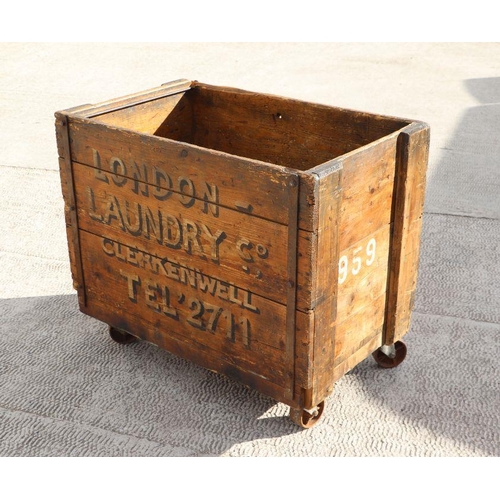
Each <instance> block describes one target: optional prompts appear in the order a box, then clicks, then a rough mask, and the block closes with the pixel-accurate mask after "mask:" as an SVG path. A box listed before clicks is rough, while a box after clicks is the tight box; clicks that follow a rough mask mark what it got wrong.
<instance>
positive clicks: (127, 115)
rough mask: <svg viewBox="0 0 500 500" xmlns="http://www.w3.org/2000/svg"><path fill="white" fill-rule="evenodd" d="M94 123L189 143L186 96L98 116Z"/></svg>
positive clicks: (190, 126)
mask: <svg viewBox="0 0 500 500" xmlns="http://www.w3.org/2000/svg"><path fill="white" fill-rule="evenodd" d="M95 120H96V121H98V122H99V123H106V124H107V125H112V126H116V127H122V128H128V129H133V130H135V131H137V132H140V133H142V134H151V135H158V136H162V137H168V138H169V139H173V140H175V141H181V142H192V137H193V131H192V129H193V110H192V105H191V101H190V99H188V97H187V94H186V93H185V92H182V93H177V94H174V95H170V96H167V97H163V98H161V99H155V100H153V101H147V102H144V103H142V104H138V105H136V106H131V107H126V108H123V109H120V110H118V111H115V112H113V113H106V114H103V115H99V116H97V117H96V118H95Z"/></svg>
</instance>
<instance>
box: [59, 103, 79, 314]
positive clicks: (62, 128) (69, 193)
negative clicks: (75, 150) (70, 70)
mask: <svg viewBox="0 0 500 500" xmlns="http://www.w3.org/2000/svg"><path fill="white" fill-rule="evenodd" d="M56 137H57V143H58V149H59V151H60V152H61V156H62V157H61V158H60V160H59V171H60V176H61V186H62V193H63V197H64V204H65V209H64V211H65V219H66V234H67V237H68V250H69V257H70V261H71V273H72V278H73V287H74V288H75V290H76V291H77V294H78V302H79V305H80V307H83V306H84V305H85V300H86V297H85V283H84V276H83V270H82V255H81V249H80V240H79V233H78V222H79V221H78V214H77V208H78V207H77V205H76V194H75V181H74V178H73V168H72V162H71V146H70V137H69V123H68V116H67V115H65V114H64V113H56Z"/></svg>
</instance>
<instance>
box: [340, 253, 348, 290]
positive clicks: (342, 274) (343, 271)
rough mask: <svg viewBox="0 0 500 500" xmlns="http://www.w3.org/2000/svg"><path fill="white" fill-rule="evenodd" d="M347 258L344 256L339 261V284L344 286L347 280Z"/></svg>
mask: <svg viewBox="0 0 500 500" xmlns="http://www.w3.org/2000/svg"><path fill="white" fill-rule="evenodd" d="M347 264H348V262H347V256H346V255H342V257H340V260H339V283H340V284H342V283H344V281H345V280H346V279H347Z"/></svg>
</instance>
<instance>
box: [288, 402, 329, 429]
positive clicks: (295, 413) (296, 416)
mask: <svg viewBox="0 0 500 500" xmlns="http://www.w3.org/2000/svg"><path fill="white" fill-rule="evenodd" d="M324 409H325V402H324V401H322V402H321V403H320V404H319V405H318V406H316V407H315V408H312V409H310V410H306V409H305V408H304V409H300V410H297V409H296V408H290V418H291V420H292V422H293V423H294V424H297V425H298V426H300V427H303V428H304V429H310V428H311V427H313V426H315V425H316V424H317V423H318V421H319V419H320V418H321V415H323V410H324Z"/></svg>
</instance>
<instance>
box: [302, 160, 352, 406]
mask: <svg viewBox="0 0 500 500" xmlns="http://www.w3.org/2000/svg"><path fill="white" fill-rule="evenodd" d="M342 174H343V169H342V164H341V163H337V164H334V165H330V166H329V167H327V168H325V169H324V170H323V171H322V172H321V173H320V174H319V175H318V177H319V178H318V182H319V188H318V196H319V230H318V238H317V249H316V253H315V257H314V265H315V268H316V272H315V280H314V282H313V290H314V293H315V308H314V341H313V346H312V352H313V359H314V368H313V384H312V387H311V388H310V390H308V391H307V395H308V397H307V398H306V402H307V405H306V406H308V407H312V406H314V405H317V404H318V403H320V402H321V401H323V400H324V399H325V398H326V397H327V396H328V395H329V394H330V393H331V392H332V391H333V383H334V380H333V359H334V355H335V335H336V332H335V322H336V317H337V296H338V295H337V290H338V266H337V262H338V251H339V248H338V244H339V240H338V222H339V210H340V200H341V193H342V192H341V188H342V185H343V180H342Z"/></svg>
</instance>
